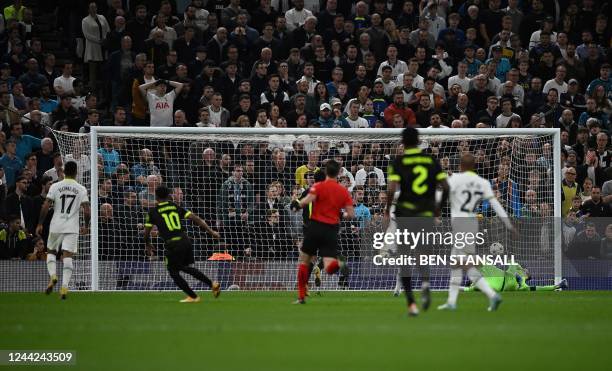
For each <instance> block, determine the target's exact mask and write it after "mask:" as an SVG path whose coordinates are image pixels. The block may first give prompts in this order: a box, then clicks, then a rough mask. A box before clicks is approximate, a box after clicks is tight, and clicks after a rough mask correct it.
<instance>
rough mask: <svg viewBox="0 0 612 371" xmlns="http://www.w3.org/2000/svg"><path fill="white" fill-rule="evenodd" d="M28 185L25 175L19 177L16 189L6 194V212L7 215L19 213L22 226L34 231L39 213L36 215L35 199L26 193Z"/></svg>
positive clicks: (30, 231) (31, 231)
mask: <svg viewBox="0 0 612 371" xmlns="http://www.w3.org/2000/svg"><path fill="white" fill-rule="evenodd" d="M28 186H29V182H28V180H27V179H26V178H25V177H24V176H19V177H18V178H17V181H16V182H15V190H14V191H13V192H11V193H9V194H8V196H6V200H5V204H4V213H5V215H17V217H18V218H19V220H20V225H21V227H22V228H23V229H25V230H27V231H28V232H29V233H33V232H34V228H35V227H36V223H37V220H36V219H37V218H38V215H34V201H33V200H32V198H31V197H30V196H28V195H27V194H26V191H27V189H28Z"/></svg>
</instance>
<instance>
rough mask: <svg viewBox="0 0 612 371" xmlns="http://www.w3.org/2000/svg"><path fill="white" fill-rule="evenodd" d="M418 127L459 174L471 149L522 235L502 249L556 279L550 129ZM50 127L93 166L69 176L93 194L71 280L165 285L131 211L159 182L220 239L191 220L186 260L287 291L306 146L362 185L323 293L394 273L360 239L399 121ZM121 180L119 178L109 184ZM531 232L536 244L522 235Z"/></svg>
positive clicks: (372, 221)
mask: <svg viewBox="0 0 612 371" xmlns="http://www.w3.org/2000/svg"><path fill="white" fill-rule="evenodd" d="M419 132H420V134H421V140H422V144H421V148H422V149H423V150H426V151H428V152H430V153H432V154H434V155H435V156H437V157H438V159H439V161H440V163H441V165H442V167H443V169H444V170H446V171H447V172H449V173H452V172H456V171H458V158H459V156H460V154H461V152H462V151H470V152H472V153H474V154H475V155H476V157H477V160H478V161H479V168H478V172H479V174H480V175H481V176H483V177H484V178H486V179H488V180H490V181H491V182H492V184H493V185H494V189H496V190H497V191H498V193H499V197H501V201H502V204H504V206H505V207H506V209H507V210H508V211H509V215H511V217H512V218H513V219H514V220H515V221H517V222H520V223H521V226H524V227H523V228H522V229H521V234H523V237H524V238H523V239H521V242H518V243H514V244H509V245H508V246H507V248H508V249H509V250H511V252H513V253H516V255H517V256H518V257H519V259H520V261H519V263H521V265H523V266H526V267H527V268H529V270H530V272H531V274H532V276H533V277H534V280H535V282H538V283H548V284H550V283H551V282H553V281H554V282H558V281H559V280H560V279H561V276H562V248H561V241H562V239H561V150H560V146H561V142H560V132H559V130H558V129H420V130H419ZM54 134H55V136H56V138H57V140H58V143H59V146H60V149H61V153H62V155H63V157H64V160H65V161H66V160H67V159H71V158H73V159H74V158H77V159H78V160H79V161H81V162H82V161H83V156H82V155H83V154H87V155H86V158H87V160H88V162H89V164H88V166H87V168H89V169H91V171H89V172H88V171H87V169H83V174H82V178H81V179H80V180H81V181H82V183H83V184H84V185H85V186H86V187H87V188H88V189H89V190H90V192H91V200H92V203H91V207H92V216H91V230H90V235H89V236H87V237H89V238H88V239H83V238H82V239H81V246H80V253H79V255H80V256H79V257H78V261H77V263H76V264H77V269H76V271H75V279H74V282H75V285H76V286H77V287H76V288H77V289H85V290H92V291H102V290H139V291H140V290H173V289H175V287H174V285H173V284H172V283H171V280H170V278H169V277H168V276H167V273H166V271H165V267H164V265H163V247H162V245H161V244H160V242H159V241H157V242H156V244H157V253H156V256H154V257H153V258H151V257H147V256H145V254H144V243H143V242H142V239H141V238H140V237H141V235H140V233H141V230H142V223H143V222H144V219H140V220H139V218H143V217H144V213H145V209H146V207H147V205H149V203H150V202H151V201H152V200H151V197H150V196H151V192H150V191H151V189H152V188H151V187H153V186H155V184H159V183H164V184H168V185H169V186H170V187H171V188H172V189H173V190H174V192H175V195H174V196H175V197H176V200H177V202H180V203H182V204H183V206H185V207H186V208H188V209H190V210H193V211H194V212H196V213H198V214H199V215H201V216H203V217H204V219H205V220H207V221H208V222H209V223H210V224H211V225H212V227H213V228H215V229H219V230H220V232H221V233H222V236H223V239H222V241H221V242H219V243H217V242H215V241H212V240H211V239H209V238H208V237H206V236H205V233H203V232H202V233H200V232H199V231H196V230H195V229H194V228H191V226H190V227H188V231H187V233H188V235H189V236H190V237H191V239H192V240H193V242H194V250H195V255H196V265H197V266H198V267H200V268H201V269H203V270H204V271H205V272H206V273H207V274H209V275H210V276H211V277H213V278H216V279H218V280H220V281H222V282H224V289H227V288H228V287H229V286H230V285H234V288H240V289H241V290H293V289H294V286H295V263H296V262H297V251H298V249H299V245H300V243H301V241H300V239H301V220H302V219H301V218H302V215H301V212H299V215H297V214H296V213H293V212H291V210H289V208H288V201H290V200H291V197H292V195H293V196H294V197H295V196H296V195H298V196H299V194H300V193H301V192H302V191H303V190H304V189H305V188H306V187H307V186H308V182H311V181H312V180H311V177H312V171H311V170H312V169H311V168H310V167H309V166H306V167H304V165H306V164H307V163H308V160H309V155H310V156H312V157H313V158H311V160H313V161H315V159H314V157H316V162H317V165H319V164H320V163H321V162H322V161H324V160H326V159H328V158H338V159H340V160H342V161H343V167H344V169H345V170H344V171H343V173H344V177H342V179H341V181H344V182H346V186H347V187H349V190H352V191H355V190H363V191H364V195H365V196H364V199H363V201H362V204H363V206H364V208H362V210H363V214H362V215H361V217H360V218H359V219H357V220H352V221H343V222H342V224H341V227H340V228H341V232H340V249H339V250H340V253H341V254H342V255H343V256H345V257H346V259H347V261H348V263H349V267H350V268H351V275H350V276H349V279H348V283H347V284H346V285H344V284H340V285H339V283H338V282H337V278H331V277H325V276H324V282H323V289H326V290H334V289H350V290H387V289H392V288H393V286H394V284H395V270H394V269H392V268H390V267H378V266H375V265H374V264H372V262H371V259H370V260H368V257H369V255H368V254H370V255H371V254H372V245H371V241H368V237H367V236H368V234H369V233H371V232H372V231H375V230H377V228H378V229H380V228H381V224H380V219H381V215H382V212H383V211H384V210H383V200H382V198H383V196H382V195H381V193H384V191H385V185H386V167H387V164H388V163H389V161H390V160H391V158H393V157H394V156H396V155H397V154H400V153H402V147H401V145H400V141H401V129H291V128H287V129H282V130H279V129H254V128H196V127H189V128H186V127H166V128H160V127H111V126H108V127H106V126H103V127H92V128H91V133H90V134H88V135H87V134H70V133H64V132H55V133H54ZM210 156H212V160H211V157H210ZM534 158H535V162H534V161H533V160H534ZM364 161H365V162H364ZM77 162H78V161H77ZM115 162H116V163H115ZM79 164H80V166H81V167H84V165H83V164H82V163H79ZM211 164H214V166H212V165H211ZM234 164H239V165H241V166H242V174H238V173H234V172H233V171H234V170H235V169H234V168H233V167H232V165H234ZM213 167H214V168H213ZM126 168H127V170H126ZM233 169H234V170H233ZM80 170H81V168H80ZM381 172H382V173H383V178H382V179H381V178H380V173H381ZM341 175H342V174H341ZM122 177H123V178H125V177H128V179H127V180H126V179H121V180H118V179H119V178H122ZM155 177H157V179H155ZM238 177H240V179H239V180H237V179H236V178H238ZM124 181H126V182H127V183H126V184H121V185H120V184H118V183H119V182H124ZM124 186H126V187H127V188H126V189H129V192H130V195H131V196H130V198H133V197H134V194H135V196H136V200H135V203H134V204H132V202H134V200H131V199H128V198H122V199H121V200H117V199H116V198H113V197H114V196H113V195H114V194H115V193H113V191H116V190H117V189H118V187H124ZM109 188H110V190H109ZM530 189H534V190H536V191H537V193H538V194H537V197H538V203H537V205H538V206H539V207H538V209H546V208H550V212H549V214H548V215H544V213H542V215H540V214H537V213H532V212H531V211H530V210H533V209H530V208H526V205H525V204H524V195H525V193H526V192H527V191H528V190H530ZM126 192H127V191H126ZM126 197H127V196H126ZM542 205H545V207H544V206H542ZM365 209H367V212H366V211H365ZM367 214H369V216H367V217H366V216H365V215H367ZM536 214H537V215H536ZM277 219H278V220H277ZM491 219H493V218H491ZM545 227H546V228H547V229H546V228H545ZM486 228H488V231H489V233H490V234H491V235H492V236H499V238H500V239H501V238H504V237H502V235H504V232H503V226H500V223H493V222H492V223H491V224H488V225H487V226H486ZM492 238H493V239H496V238H497V237H492ZM535 239H539V244H538V245H539V246H540V248H539V251H535V248H534V247H533V245H532V244H531V243H530V242H529V241H530V240H535ZM490 242H495V241H493V240H491V241H490ZM488 246H489V245H487V248H488ZM215 254H216V255H215ZM223 256H225V257H226V259H227V260H224V259H223ZM228 256H229V258H228ZM220 257H221V258H220ZM431 275H432V287H433V288H435V289H443V288H446V286H447V284H448V269H447V268H446V269H445V268H439V269H432V273H431ZM193 283H194V282H193V281H191V282H190V284H193ZM195 289H201V287H199V286H198V285H195Z"/></svg>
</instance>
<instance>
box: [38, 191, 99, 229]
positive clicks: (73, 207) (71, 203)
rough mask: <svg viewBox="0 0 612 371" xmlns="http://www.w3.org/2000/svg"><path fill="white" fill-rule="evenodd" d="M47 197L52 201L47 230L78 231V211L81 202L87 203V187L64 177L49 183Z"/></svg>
mask: <svg viewBox="0 0 612 371" xmlns="http://www.w3.org/2000/svg"><path fill="white" fill-rule="evenodd" d="M47 199H49V200H51V201H53V218H51V225H50V226H49V232H51V233H79V211H80V210H81V205H82V204H84V203H89V198H88V197H87V189H86V188H85V187H83V186H82V185H80V184H79V183H78V182H77V181H76V180H73V179H64V180H62V181H61V182H57V183H54V184H53V185H51V188H49V193H47Z"/></svg>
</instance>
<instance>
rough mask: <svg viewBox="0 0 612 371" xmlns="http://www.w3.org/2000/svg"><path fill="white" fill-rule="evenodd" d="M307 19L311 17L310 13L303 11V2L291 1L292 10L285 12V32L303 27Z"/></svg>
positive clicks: (300, 0)
mask: <svg viewBox="0 0 612 371" xmlns="http://www.w3.org/2000/svg"><path fill="white" fill-rule="evenodd" d="M308 17H312V12H311V11H310V10H308V9H304V0H293V8H291V9H289V10H287V11H286V12H285V19H286V20H287V30H288V31H290V32H291V31H293V30H295V29H296V28H298V27H300V26H302V25H304V23H305V22H306V18H308Z"/></svg>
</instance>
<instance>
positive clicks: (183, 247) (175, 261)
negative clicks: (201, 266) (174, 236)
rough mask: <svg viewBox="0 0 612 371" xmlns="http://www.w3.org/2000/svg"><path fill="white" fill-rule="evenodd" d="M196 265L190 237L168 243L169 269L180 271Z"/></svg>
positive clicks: (167, 264)
mask: <svg viewBox="0 0 612 371" xmlns="http://www.w3.org/2000/svg"><path fill="white" fill-rule="evenodd" d="M193 263H195V259H194V257H193V245H192V244H191V240H190V239H189V237H187V236H184V237H182V238H181V239H178V240H169V241H166V266H167V267H168V269H180V268H181V267H185V266H188V265H190V264H193Z"/></svg>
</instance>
